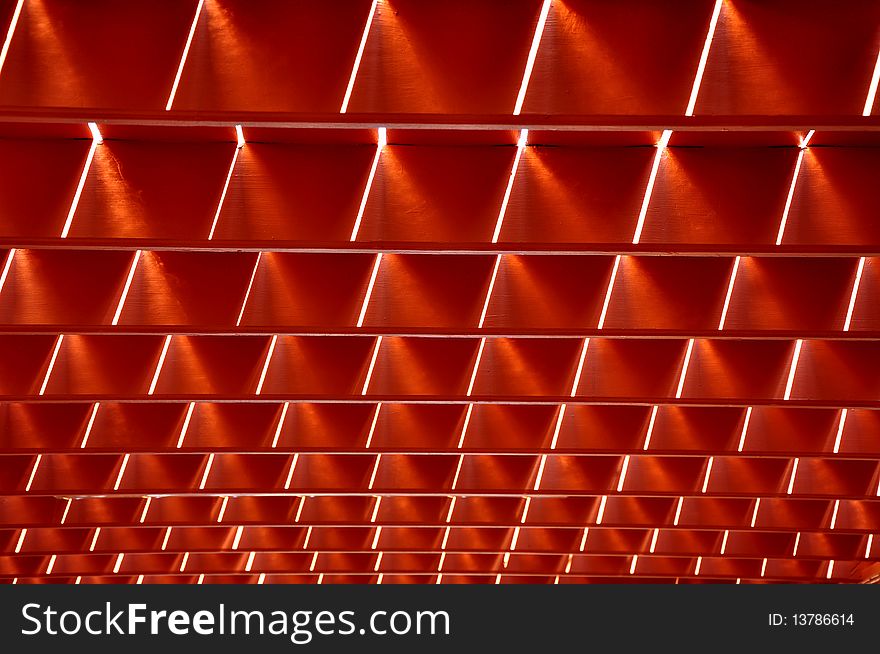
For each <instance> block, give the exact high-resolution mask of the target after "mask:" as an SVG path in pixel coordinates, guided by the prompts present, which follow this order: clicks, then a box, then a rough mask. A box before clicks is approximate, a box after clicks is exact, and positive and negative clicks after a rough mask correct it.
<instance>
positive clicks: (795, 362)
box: [782, 338, 804, 400]
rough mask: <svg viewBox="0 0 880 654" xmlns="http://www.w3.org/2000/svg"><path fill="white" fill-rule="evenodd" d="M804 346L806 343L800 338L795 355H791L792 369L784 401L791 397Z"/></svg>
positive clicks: (795, 346) (796, 344)
mask: <svg viewBox="0 0 880 654" xmlns="http://www.w3.org/2000/svg"><path fill="white" fill-rule="evenodd" d="M803 344H804V341H803V340H802V339H800V338H799V339H798V340H797V341H796V342H795V344H794V353H793V354H792V355H791V367H790V368H789V370H788V381H787V382H786V384H785V395H783V396H782V399H784V400H787V399H789V398H790V397H791V388H792V386H794V376H795V373H797V366H798V361H799V360H800V358H801V347H802V346H803Z"/></svg>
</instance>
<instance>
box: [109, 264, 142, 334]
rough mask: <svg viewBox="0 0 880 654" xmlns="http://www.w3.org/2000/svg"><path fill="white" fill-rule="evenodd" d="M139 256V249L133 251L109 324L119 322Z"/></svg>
mask: <svg viewBox="0 0 880 654" xmlns="http://www.w3.org/2000/svg"><path fill="white" fill-rule="evenodd" d="M140 258H141V251H140V250H136V251H135V253H134V259H133V260H132V262H131V266H130V267H129V269H128V276H127V277H126V278H125V286H123V287H122V295H120V296H119V303H118V304H117V305H116V312H115V313H114V314H113V320H112V322H111V323H110V324H111V325H118V324H119V316H120V315H121V314H122V307H124V306H125V300H126V298H127V297H128V291H129V289H130V288H131V282H132V280H133V279H134V271H135V269H137V265H138V261H140Z"/></svg>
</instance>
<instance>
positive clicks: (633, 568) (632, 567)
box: [629, 554, 639, 575]
mask: <svg viewBox="0 0 880 654" xmlns="http://www.w3.org/2000/svg"><path fill="white" fill-rule="evenodd" d="M638 562H639V555H638V554H633V560H632V564H631V565H630V566H629V573H630V574H631V575H634V574H635V573H636V565H637V564H638Z"/></svg>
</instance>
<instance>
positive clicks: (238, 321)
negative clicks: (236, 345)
mask: <svg viewBox="0 0 880 654" xmlns="http://www.w3.org/2000/svg"><path fill="white" fill-rule="evenodd" d="M236 152H238V151H237V150H236ZM218 215H219V209H218ZM262 259H263V253H262V252H257V260H256V261H254V269H253V270H252V271H251V278H250V280H248V285H247V289H246V290H245V292H244V299H242V301H241V309H239V311H238V318H236V320H235V326H236V327H240V326H241V321H242V319H243V318H244V310H245V309H246V308H247V303H248V299H250V297H251V289H252V288H253V286H254V279H255V278H256V276H257V269H258V268H259V267H260V261H261V260H262Z"/></svg>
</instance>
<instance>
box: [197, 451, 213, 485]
mask: <svg viewBox="0 0 880 654" xmlns="http://www.w3.org/2000/svg"><path fill="white" fill-rule="evenodd" d="M212 465H214V453H213V452H211V453H210V454H209V455H208V463H207V464H206V465H205V472H204V474H203V475H202V480H201V481H200V482H199V490H205V484H207V483H208V475H209V474H211V466H212Z"/></svg>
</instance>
